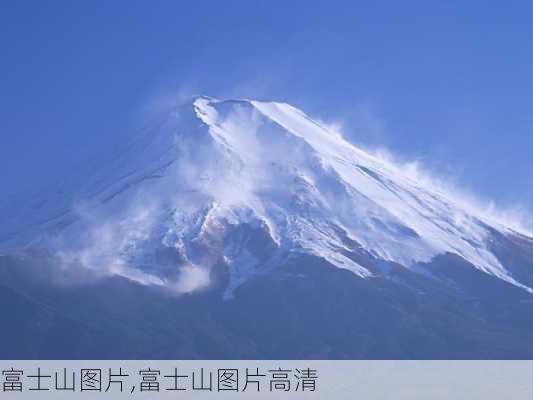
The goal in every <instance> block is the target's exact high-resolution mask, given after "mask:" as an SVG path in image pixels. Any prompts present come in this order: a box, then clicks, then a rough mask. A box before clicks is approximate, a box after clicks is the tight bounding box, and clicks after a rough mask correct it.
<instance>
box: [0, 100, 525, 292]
mask: <svg viewBox="0 0 533 400" xmlns="http://www.w3.org/2000/svg"><path fill="white" fill-rule="evenodd" d="M16 203H20V204H21V205H20V206H18V205H17V207H13V205H12V204H13V202H11V203H7V204H5V205H4V207H3V208H2V213H1V215H2V218H3V223H2V225H1V228H0V249H2V252H3V253H5V254H9V253H11V252H13V251H14V250H17V251H20V249H24V248H26V249H27V248H41V249H47V250H48V251H49V252H50V253H51V254H53V256H54V257H56V260H57V263H59V264H61V265H62V266H63V267H62V268H80V267H81V268H86V269H89V270H92V271H94V272H96V273H99V274H104V275H121V276H125V277H127V278H129V279H133V280H135V281H138V282H141V283H143V284H155V285H159V286H164V287H167V288H170V289H172V290H175V291H177V292H191V291H194V290H196V289H201V288H204V287H207V286H209V284H210V276H211V273H212V269H213V268H215V267H216V268H223V269H227V271H228V272H229V277H230V278H229V283H228V287H227V289H226V297H229V296H231V295H232V293H233V291H234V289H235V288H237V287H239V286H240V285H242V284H243V283H244V282H246V281H247V280H249V279H250V278H252V277H254V276H256V275H257V274H258V273H261V272H264V271H269V270H271V269H272V268H276V267H279V265H281V264H283V263H285V262H286V261H287V260H289V259H291V257H294V256H295V255H298V254H309V255H314V256H317V257H319V258H322V259H324V260H326V261H327V262H328V263H330V264H332V265H334V266H337V267H339V268H343V269H347V270H349V271H351V272H353V273H354V274H356V275H357V276H359V277H362V278H366V279H372V278H373V277H376V276H388V275H390V273H391V270H393V269H397V268H406V269H410V270H412V271H416V272H418V273H422V274H428V275H431V274H432V272H431V271H430V270H429V269H428V268H426V264H428V263H430V262H431V261H432V260H433V259H434V258H435V257H437V256H439V255H446V254H454V255H457V256H459V257H461V258H462V259H464V260H465V261H466V262H468V264H469V265H470V266H471V267H472V268H476V269H478V270H480V271H482V272H484V273H487V274H489V275H492V276H494V277H497V278H498V279H501V280H503V281H505V282H507V283H509V284H512V285H514V286H517V287H520V288H522V289H524V290H526V291H531V288H530V287H531V286H533V279H532V277H531V276H532V275H531V273H530V272H528V271H526V272H524V271H522V273H517V271H515V270H513V267H512V266H511V265H507V264H508V263H507V262H506V257H504V256H503V255H502V253H501V251H498V250H497V247H498V246H497V245H496V238H499V240H498V242H499V243H501V242H502V240H508V241H511V242H516V241H517V240H522V241H525V242H527V243H528V246H529V245H530V244H531V239H529V238H528V237H527V236H524V235H521V234H519V233H517V232H516V231H514V230H513V229H511V228H509V227H506V226H503V225H502V224H500V223H498V222H495V221H494V220H492V219H491V218H490V217H487V216H484V215H481V214H480V213H479V212H477V211H475V210H474V209H473V208H471V207H468V206H467V205H465V204H462V203H460V202H458V201H456V200H454V199H453V197H450V196H448V195H447V194H446V193H443V192H442V190H440V189H438V188H436V187H434V186H432V185H430V184H427V183H424V182H418V181H415V180H414V179H412V178H410V177H409V176H408V175H407V174H405V173H403V171H402V170H401V169H399V168H398V167H397V166H394V165H392V164H391V163H389V162H387V161H385V160H382V159H379V158H377V157H375V156H373V155H371V154H369V153H366V152H364V151H362V150H361V149H359V148H357V147H355V146H353V145H352V144H350V143H349V142H347V141H346V140H344V139H343V138H342V137H341V136H340V135H339V134H337V133H335V132H332V131H331V130H328V129H327V128H325V127H323V126H321V125H320V124H319V123H317V122H316V121H314V120H312V119H311V118H309V117H308V116H307V115H305V114H304V113H303V112H301V111H299V110H297V109H295V108H294V107H291V106H289V105H287V104H284V103H267V102H258V101H248V100H226V101H218V100H214V99H211V98H207V97H200V98H197V99H195V100H193V101H192V102H191V103H189V104H186V105H185V106H183V107H181V108H179V109H177V110H176V111H175V112H174V113H171V114H170V115H168V116H167V118H166V119H165V120H164V121H162V122H160V123H159V124H158V125H157V126H155V127H154V128H152V129H151V130H149V131H147V132H145V133H144V134H143V135H140V136H139V137H137V138H136V139H135V140H134V141H132V142H131V143H129V144H128V145H127V146H125V147H124V148H122V149H119V150H117V151H116V152H115V153H114V154H112V155H111V156H108V157H106V158H102V159H96V160H94V161H93V162H91V163H88V164H87V165H86V166H85V167H83V168H81V169H80V170H79V171H76V173H73V174H71V175H70V176H68V177H67V178H65V179H64V180H63V182H62V183H61V184H60V185H59V186H57V187H53V188H51V189H49V190H47V191H45V192H44V193H38V194H36V195H35V198H33V197H32V199H31V202H29V203H28V202H27V201H19V200H16ZM8 209H9V212H7V211H5V210H8ZM526 268H527V267H526ZM523 269H524V268H523V267H521V270H523Z"/></svg>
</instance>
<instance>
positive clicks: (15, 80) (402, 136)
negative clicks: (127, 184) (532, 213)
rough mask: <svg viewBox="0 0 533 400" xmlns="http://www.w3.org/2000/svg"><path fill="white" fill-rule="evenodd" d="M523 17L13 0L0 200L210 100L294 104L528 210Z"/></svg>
mask: <svg viewBox="0 0 533 400" xmlns="http://www.w3.org/2000/svg"><path fill="white" fill-rule="evenodd" d="M273 3H275V4H273ZM273 5H276V6H273ZM525 10H529V11H533V9H532V8H531V5H528V4H527V2H508V3H505V5H504V4H503V3H498V2H488V3H487V2H481V1H472V2H467V3H465V2H459V1H457V2H456V1H452V2H422V1H419V2H417V1H414V2H411V1H410V2H402V3H397V2H372V5H369V4H368V3H367V4H360V5H358V4H357V3H353V2H349V1H346V2H343V1H333V2H331V1H328V2H312V3H309V2H299V1H297V2H290V3H286V2H268V3H267V2H257V3H253V4H251V3H249V2H244V1H228V2H223V3H218V2H202V3H199V4H196V3H195V4H194V6H193V4H192V3H191V4H189V3H181V2H180V3H176V2H156V3H155V4H153V6H151V7H149V8H147V7H143V6H142V2H113V3H112V4H109V5H106V6H105V7H104V4H103V3H100V4H98V3H79V2H76V3H72V2H61V1H54V2H52V3H39V2H33V3H30V2H25V1H22V2H19V1H17V2H15V1H8V2H4V4H3V6H2V13H1V15H0V21H1V24H2V27H3V34H2V35H1V37H0V43H1V44H2V49H3V57H2V59H3V62H2V64H1V65H0V72H1V75H2V76H3V84H2V93H3V95H2V96H1V98H0V102H1V103H0V105H1V111H0V112H1V117H2V118H1V120H2V123H1V125H0V168H1V169H2V171H3V173H2V191H3V192H4V193H6V194H10V193H16V192H19V191H20V190H24V189H27V188H28V187H29V186H31V185H34V184H42V183H43V180H49V179H53V178H54V177H57V176H59V175H61V174H62V173H63V172H64V171H65V170H68V169H69V168H71V167H72V166H73V165H77V164H78V163H79V161H81V160H83V159H85V158H87V157H88V156H91V155H92V154H94V153H95V152H97V153H98V152H100V151H102V150H103V148H110V147H113V146H114V145H116V144H119V143H121V142H123V141H125V140H127V139H128V137H130V136H131V134H132V132H135V131H137V130H139V129H140V128H141V127H142V126H144V124H145V123H146V122H147V121H149V120H151V119H152V118H155V117H156V116H157V115H158V114H159V113H162V112H164V111H166V110H168V109H169V108H170V107H172V106H173V105H175V104H178V103H180V102H181V101H182V100H183V99H184V98H188V97H189V96H192V95H196V94H205V95H209V96H213V97H216V98H235V97H237V98H248V97H249V98H254V99H262V100H276V101H286V102H288V103H290V104H293V105H295V106H298V107H300V108H302V109H303V110H305V111H306V112H307V113H309V114H310V115H312V116H314V117H316V118H319V119H321V120H323V121H325V122H327V123H330V124H335V125H336V126H337V127H339V128H340V129H341V130H342V131H343V133H344V134H345V136H346V137H348V138H349V139H350V140H351V141H353V142H355V143H356V144H361V145H364V146H367V147H370V148H376V147H379V148H386V149H388V150H390V151H392V152H393V153H394V154H395V156H396V157H399V158H400V159H404V160H408V161H412V160H417V161H420V162H421V163H422V164H423V165H425V168H426V169H429V170H431V171H432V173H433V174H434V175H435V174H436V175H437V176H439V177H441V178H443V179H445V180H451V181H452V182H457V183H460V184H461V186H462V187H463V188H465V189H466V190H468V191H470V192H473V193H475V194H476V195H477V196H479V197H481V198H483V199H485V200H487V201H489V200H492V201H495V202H496V203H497V204H499V205H504V206H505V207H506V208H513V209H515V210H516V209H528V210H531V209H532V207H533V206H532V203H533V192H532V191H533V189H532V186H531V184H530V182H531V176H530V171H531V170H532V169H533V157H531V148H532V146H533V139H532V137H533V136H532V135H531V131H532V129H533V117H532V115H533V113H532V112H531V104H533V98H532V97H533V90H532V89H533V77H532V75H531V69H532V64H533V52H531V50H530V41H531V37H532V34H533V28H532V27H531V23H530V18H529V15H530V13H528V12H526V11H525Z"/></svg>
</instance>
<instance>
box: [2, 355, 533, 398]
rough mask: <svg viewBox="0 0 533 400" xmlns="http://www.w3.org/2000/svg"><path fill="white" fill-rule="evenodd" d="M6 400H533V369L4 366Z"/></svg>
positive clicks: (521, 364) (282, 364) (404, 364)
mask: <svg viewBox="0 0 533 400" xmlns="http://www.w3.org/2000/svg"><path fill="white" fill-rule="evenodd" d="M0 363H1V364H2V365H1V370H2V377H1V378H2V384H1V385H2V386H1V389H0V398H2V399H42V400H45V399H53V400H61V399H78V398H86V399H91V400H97V399H100V398H101V399H150V400H157V399H179V398H183V399H239V398H242V399H328V400H333V399H335V400H337V399H339V400H340V399H350V400H353V399H368V400H382V399H383V400H385V399H386V400H393V399H409V400H417V399H420V400H422V399H423V400H428V399H432V400H437V399H451V400H458V399H468V400H477V399H479V400H490V399H494V400H496V399H498V400H500V399H506V400H514V399H516V400H525V399H533V361H313V360H309V361H301V360H295V361H286V360H285V361H254V360H244V361H241V360H238V361H235V360H229V361H168V360H165V361H94V360H90V361H0Z"/></svg>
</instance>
